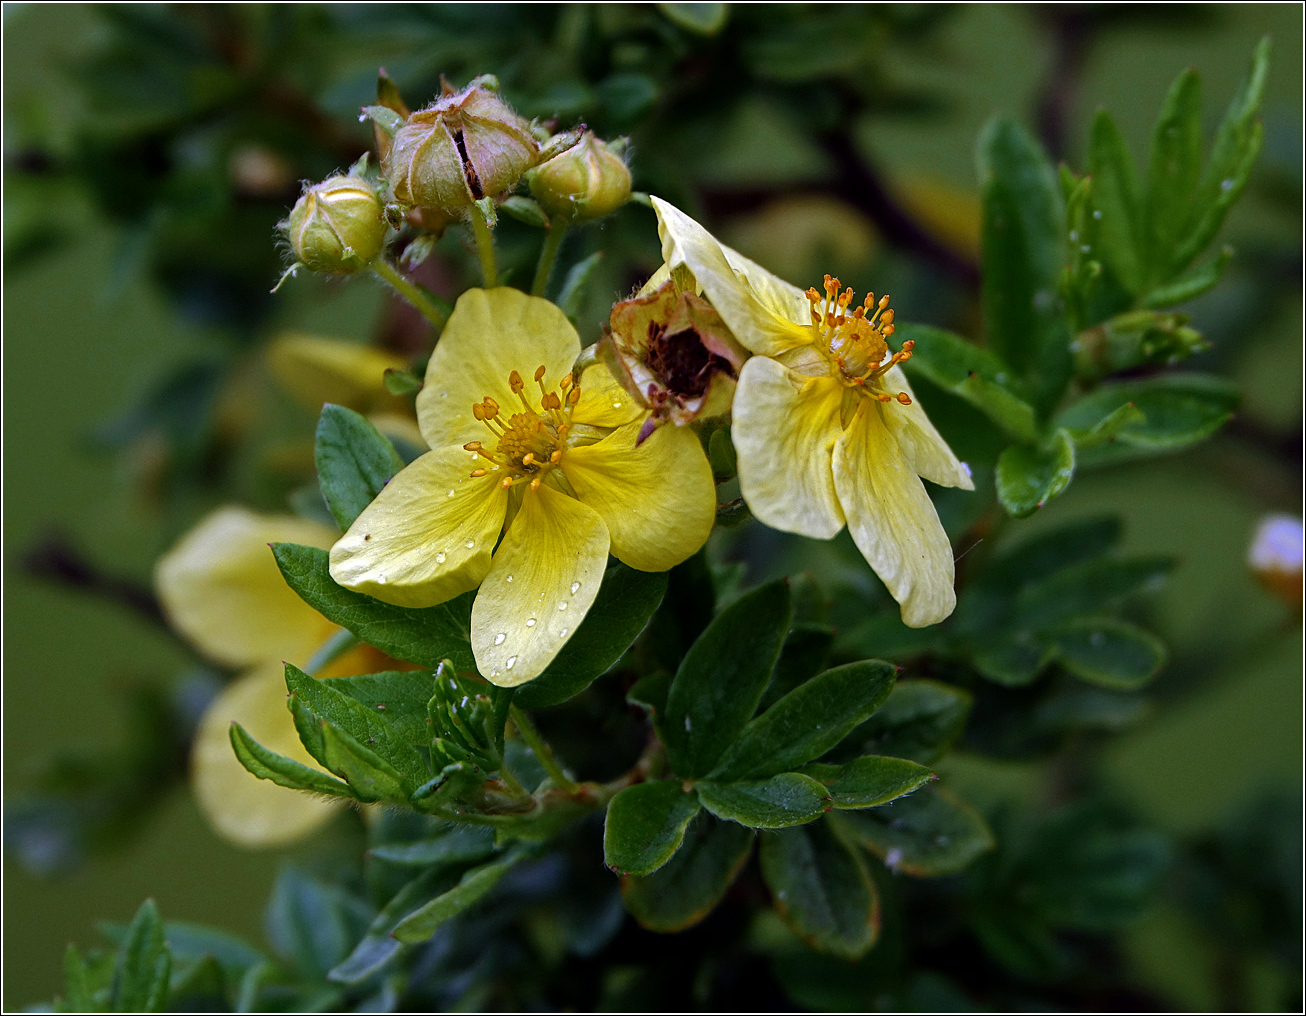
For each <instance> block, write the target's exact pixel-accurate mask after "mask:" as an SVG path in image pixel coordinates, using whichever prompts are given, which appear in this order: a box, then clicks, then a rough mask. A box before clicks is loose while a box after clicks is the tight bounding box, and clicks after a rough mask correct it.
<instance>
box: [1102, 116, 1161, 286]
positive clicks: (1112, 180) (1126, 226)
mask: <svg viewBox="0 0 1306 1016" xmlns="http://www.w3.org/2000/svg"><path fill="white" fill-rule="evenodd" d="M1088 172H1089V175H1090V176H1091V177H1092V179H1093V189H1092V202H1093V204H1094V205H1095V206H1096V208H1097V210H1098V211H1099V212H1101V216H1100V218H1098V221H1097V228H1098V242H1099V245H1100V248H1101V251H1102V254H1103V256H1104V257H1105V260H1106V262H1107V264H1109V265H1110V266H1111V270H1112V271H1113V272H1115V275H1116V279H1117V280H1118V281H1119V282H1120V283H1121V285H1123V286H1124V287H1125V289H1127V290H1128V291H1129V292H1130V293H1132V294H1134V295H1138V294H1139V293H1141V292H1143V289H1144V287H1145V286H1146V285H1147V282H1148V277H1149V271H1148V269H1149V265H1148V259H1147V253H1148V252H1147V238H1146V228H1147V227H1146V222H1145V220H1144V217H1143V197H1142V184H1141V183H1140V181H1139V179H1138V173H1137V172H1136V171H1135V169H1134V160H1133V159H1132V158H1131V157H1130V155H1129V148H1128V147H1127V146H1126V145H1125V139H1124V138H1123V137H1121V135H1120V130H1119V128H1118V127H1116V125H1115V121H1114V120H1112V119H1111V115H1110V114H1109V113H1108V112H1107V111H1106V110H1104V109H1103V110H1099V111H1098V114H1097V116H1096V117H1095V118H1094V120H1093V128H1092V132H1091V133H1090V135H1089V143H1088Z"/></svg>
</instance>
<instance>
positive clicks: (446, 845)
mask: <svg viewBox="0 0 1306 1016" xmlns="http://www.w3.org/2000/svg"><path fill="white" fill-rule="evenodd" d="M368 853H369V854H371V855H372V856H373V857H376V858H380V859H381V860H383V861H388V862H389V863H390V864H399V865H404V866H405V867H409V866H411V867H426V866H431V865H440V866H448V865H451V864H456V863H457V862H460V861H479V860H482V859H483V858H486V857H489V856H490V855H491V854H492V853H494V832H493V830H491V829H489V828H487V827H485V826H466V825H455V826H452V827H450V828H448V829H445V830H443V831H442V832H441V833H440V834H439V835H437V836H433V837H431V838H430V839H424V840H414V841H412V842H409V843H382V844H379V845H377V846H375V847H373V848H372V849H371V850H369V851H368Z"/></svg>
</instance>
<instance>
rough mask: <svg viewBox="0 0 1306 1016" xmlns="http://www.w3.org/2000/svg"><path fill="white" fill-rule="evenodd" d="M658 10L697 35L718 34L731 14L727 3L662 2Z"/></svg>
mask: <svg viewBox="0 0 1306 1016" xmlns="http://www.w3.org/2000/svg"><path fill="white" fill-rule="evenodd" d="M658 10H660V11H661V12H662V13H663V14H665V15H666V16H667V17H668V18H670V19H671V20H672V21H674V22H675V23H676V24H677V25H679V26H680V27H681V28H683V29H685V30H686V31H690V32H693V33H694V34H695V35H716V33H717V32H719V31H721V29H722V28H724V27H725V23H726V19H727V18H728V17H729V16H730V5H729V4H725V3H660V4H658Z"/></svg>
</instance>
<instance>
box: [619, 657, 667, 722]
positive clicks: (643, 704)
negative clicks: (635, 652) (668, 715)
mask: <svg viewBox="0 0 1306 1016" xmlns="http://www.w3.org/2000/svg"><path fill="white" fill-rule="evenodd" d="M671 681H672V674H671V673H669V672H668V671H665V670H655V671H653V673H651V674H645V675H644V676H643V677H641V678H640V679H639V680H638V681H636V682H635V683H634V684H632V685H631V686H630V690H629V691H628V692H626V701H627V702H628V703H630V704H631V705H632V706H638V707H639V708H640V709H643V710H644V712H646V713H648V714H649V715H650V716H651V717H652V718H653V721H654V723H655V724H657V725H659V726H660V725H661V720H662V714H663V713H665V712H666V711H667V694H668V693H669V692H670V691H671Z"/></svg>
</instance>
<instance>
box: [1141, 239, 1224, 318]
mask: <svg viewBox="0 0 1306 1016" xmlns="http://www.w3.org/2000/svg"><path fill="white" fill-rule="evenodd" d="M1231 260H1233V248H1232V247H1222V248H1221V249H1220V253H1219V254H1217V255H1216V256H1215V257H1214V258H1212V259H1211V260H1210V261H1207V262H1205V263H1203V264H1200V265H1198V266H1196V267H1195V268H1190V269H1189V270H1188V271H1187V272H1185V273H1184V274H1183V275H1181V276H1179V278H1177V279H1173V280H1171V281H1170V282H1167V283H1165V285H1162V286H1157V287H1156V288H1155V289H1154V290H1152V291H1151V292H1150V293H1148V294H1147V296H1145V297H1144V298H1143V306H1144V307H1147V308H1149V309H1160V308H1162V307H1173V306H1175V305H1176V304H1180V303H1187V302H1188V301H1189V300H1195V299H1196V298H1197V297H1199V296H1201V295H1202V294H1203V293H1205V292H1206V291H1207V290H1208V289H1214V288H1215V286H1216V284H1217V283H1218V282H1219V281H1220V280H1221V279H1222V278H1224V270H1225V269H1226V268H1227V267H1229V262H1230V261H1231Z"/></svg>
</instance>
